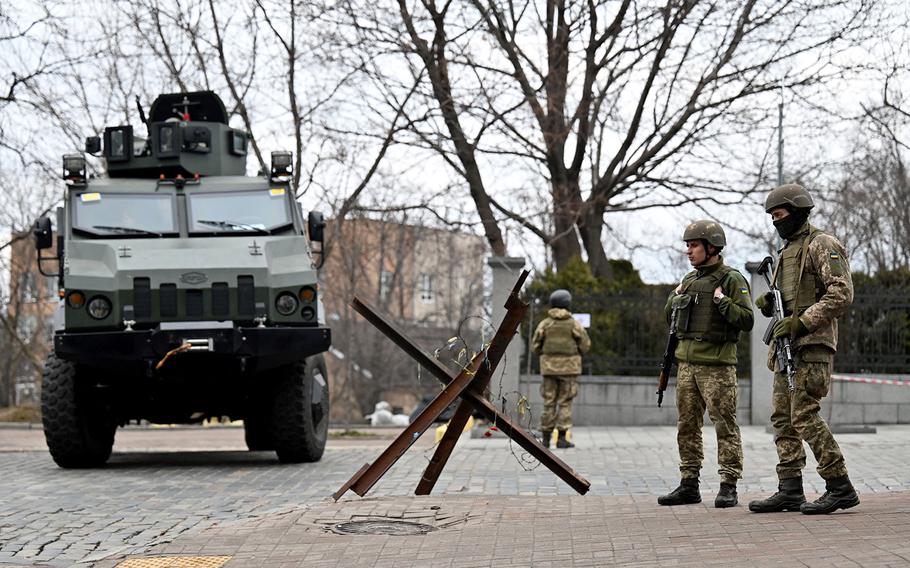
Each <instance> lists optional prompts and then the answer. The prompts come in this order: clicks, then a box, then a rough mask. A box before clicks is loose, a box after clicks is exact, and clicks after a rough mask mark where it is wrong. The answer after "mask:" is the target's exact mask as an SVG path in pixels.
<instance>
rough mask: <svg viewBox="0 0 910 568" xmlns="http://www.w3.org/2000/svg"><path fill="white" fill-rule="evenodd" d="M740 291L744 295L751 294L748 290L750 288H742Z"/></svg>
mask: <svg viewBox="0 0 910 568" xmlns="http://www.w3.org/2000/svg"><path fill="white" fill-rule="evenodd" d="M739 291H740V292H741V293H743V294H748V293H749V289H748V288H740V289H739Z"/></svg>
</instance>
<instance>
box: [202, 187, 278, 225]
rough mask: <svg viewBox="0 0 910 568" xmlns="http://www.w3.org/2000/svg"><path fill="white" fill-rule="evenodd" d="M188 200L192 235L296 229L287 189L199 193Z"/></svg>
mask: <svg viewBox="0 0 910 568" xmlns="http://www.w3.org/2000/svg"><path fill="white" fill-rule="evenodd" d="M188 197H189V217H190V232H191V233H238V232H240V233H244V232H253V233H271V232H274V231H280V230H284V229H288V228H290V227H291V226H292V225H291V215H290V212H289V211H288V200H287V196H286V195H285V190H284V189H260V190H253V191H240V192H217V193H195V194H190V195H189V196H188Z"/></svg>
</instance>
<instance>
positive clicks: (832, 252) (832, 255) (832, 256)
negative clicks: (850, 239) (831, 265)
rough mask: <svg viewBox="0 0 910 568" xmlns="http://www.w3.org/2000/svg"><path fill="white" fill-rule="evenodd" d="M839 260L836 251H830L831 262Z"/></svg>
mask: <svg viewBox="0 0 910 568" xmlns="http://www.w3.org/2000/svg"><path fill="white" fill-rule="evenodd" d="M839 258H840V254H838V252H837V251H836V250H833V251H831V260H837V259H839Z"/></svg>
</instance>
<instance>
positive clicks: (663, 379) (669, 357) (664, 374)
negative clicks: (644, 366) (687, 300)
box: [657, 305, 679, 408]
mask: <svg viewBox="0 0 910 568" xmlns="http://www.w3.org/2000/svg"><path fill="white" fill-rule="evenodd" d="M678 320H679V307H678V306H676V305H674V306H673V311H671V312H670V335H669V337H668V338H667V350H666V351H664V360H663V363H661V365H660V377H658V379H657V408H660V404H661V403H662V402H663V401H664V391H665V390H667V383H668V382H669V381H670V370H671V369H672V368H673V362H674V361H675V359H676V355H675V353H676V346H677V345H679V337H677V336H676V324H677V322H678Z"/></svg>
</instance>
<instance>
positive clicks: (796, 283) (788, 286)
mask: <svg viewBox="0 0 910 568" xmlns="http://www.w3.org/2000/svg"><path fill="white" fill-rule="evenodd" d="M819 233H820V231H819V230H818V229H815V228H814V227H811V228H810V229H809V233H808V234H807V235H804V236H803V238H801V239H798V240H796V241H792V242H788V243H787V246H785V247H784V249H783V250H782V251H781V253H780V268H779V269H778V274H777V278H776V281H777V286H778V289H779V290H780V296H781V298H782V299H783V301H784V313H785V314H786V315H790V314H792V313H793V309H794V305H795V302H796V299H797V298H796V296H797V291H798V292H799V306H795V307H796V308H797V312H796V314H797V315H800V314H802V313H803V312H804V311H806V309H807V308H809V306H811V305H812V304H814V303H815V302H817V301H818V299H819V298H820V297H821V295H822V293H823V291H824V288H825V286H824V283H823V282H822V280H821V277H820V276H819V274H818V270H817V269H816V267H814V266H812V263H811V262H806V266H805V269H804V270H803V275H802V278H800V273H799V268H800V265H801V264H802V261H803V254H809V250H808V249H809V243H811V242H812V239H814V238H815V236H816V235H818V234H819Z"/></svg>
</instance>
